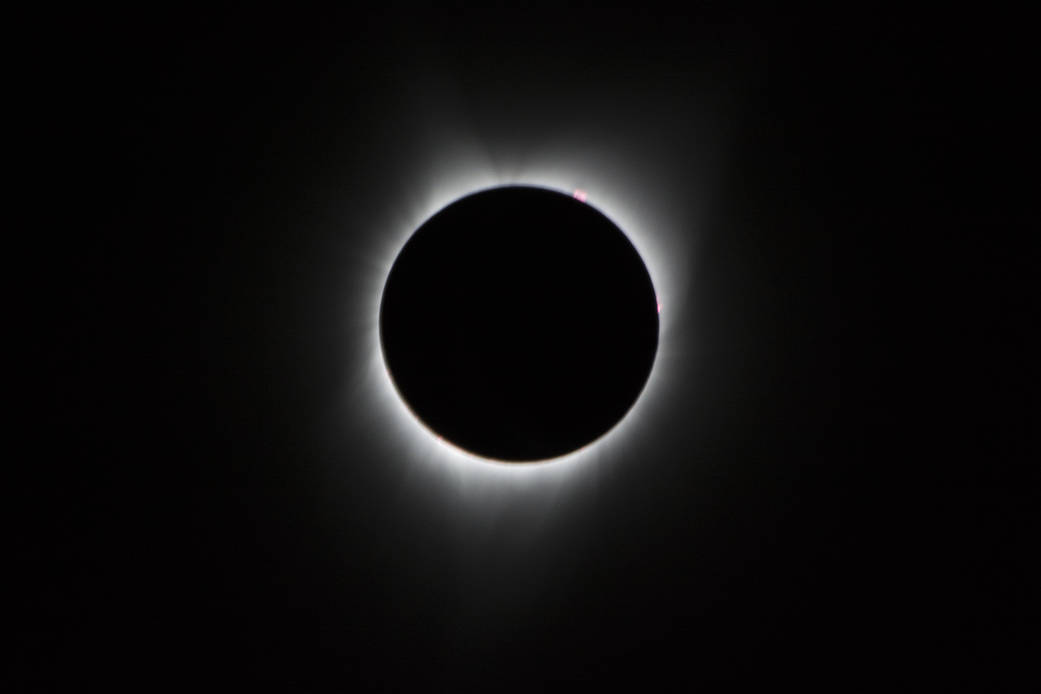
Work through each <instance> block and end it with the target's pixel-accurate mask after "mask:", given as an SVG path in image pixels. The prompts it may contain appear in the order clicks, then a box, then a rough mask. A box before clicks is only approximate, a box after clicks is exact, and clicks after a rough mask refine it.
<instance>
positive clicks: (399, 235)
mask: <svg viewBox="0 0 1041 694" xmlns="http://www.w3.org/2000/svg"><path fill="white" fill-rule="evenodd" d="M575 158H579V157H575ZM585 158H586V159H589V161H588V162H587V166H589V167H590V169H591V170H593V171H613V170H619V169H621V168H626V169H627V170H629V171H632V172H635V173H636V174H639V173H640V167H639V166H638V164H639V162H638V161H630V162H628V163H627V165H626V166H625V167H623V166H621V164H620V163H612V162H610V161H609V160H606V159H605V160H604V161H602V162H598V161H596V157H585ZM452 161H454V165H453V166H454V170H455V171H456V173H455V174H452V173H449V174H448V175H445V174H444V172H442V173H441V174H437V173H436V172H434V171H433V170H431V171H429V172H423V171H417V172H416V175H415V179H414V181H413V183H414V186H413V188H412V191H413V194H411V195H410V196H408V197H407V198H406V199H405V200H403V201H399V203H400V202H404V203H405V204H404V206H403V207H402V206H398V207H397V212H392V211H391V210H390V209H388V211H387V212H386V213H385V214H384V216H383V217H382V218H381V219H382V220H383V221H382V222H381V221H380V219H374V223H375V224H377V225H378V227H379V228H382V229H383V230H386V229H387V228H391V229H393V230H395V232H394V233H392V234H387V233H385V231H383V232H379V231H376V230H374V231H373V234H372V235H371V236H370V238H371V239H372V240H373V241H374V242H375V243H376V244H377V245H376V246H374V247H372V248H371V250H370V252H369V254H368V257H369V258H370V260H371V262H370V264H369V265H368V268H369V271H368V273H367V274H366V277H367V278H368V279H367V280H366V281H367V282H368V285H367V291H363V292H359V293H355V294H354V296H357V297H358V299H360V300H362V301H364V303H363V304H358V305H357V308H356V309H355V310H356V314H355V315H363V316H368V319H367V320H366V323H365V325H366V328H365V330H364V331H361V332H358V333H356V334H357V335H358V337H359V338H362V337H363V338H364V345H361V344H359V345H358V346H359V348H361V349H364V350H365V351H366V353H367V354H368V355H369V358H368V365H367V367H366V369H365V370H364V374H363V380H361V381H354V382H353V384H352V385H350V386H349V393H350V394H351V396H352V399H354V400H355V402H357V403H359V404H358V405H355V407H360V408H362V411H363V412H364V413H365V416H366V417H367V418H368V421H370V422H371V423H370V424H369V425H368V427H369V429H368V431H371V433H372V434H373V438H372V439H371V440H372V441H373V445H377V446H379V449H380V450H381V451H382V452H383V455H385V456H388V457H389V458H390V459H392V460H397V461H401V462H402V463H403V464H405V465H406V467H405V468H403V469H407V470H409V471H410V472H409V473H408V474H409V475H410V476H412V475H419V476H420V477H417V478H416V479H417V480H418V479H427V480H429V481H428V482H427V484H431V483H432V484H439V485H440V484H445V483H448V484H450V485H451V486H455V487H457V488H458V490H459V491H460V492H463V491H466V492H474V493H476V494H479V495H480V496H477V497H473V498H474V499H479V498H484V499H488V498H489V497H487V496H486V495H487V494H488V493H493V494H498V490H500V489H502V490H503V491H505V490H506V489H507V488H509V489H514V488H518V485H520V488H525V489H528V488H530V489H532V490H535V489H539V490H548V489H550V488H555V487H557V486H559V485H560V484H562V483H565V482H569V481H571V480H577V479H579V477H585V476H586V472H587V471H592V470H593V469H596V470H598V471H606V470H607V469H609V468H610V466H612V465H615V464H617V463H618V462H619V461H621V460H626V459H638V458H639V457H640V456H641V455H642V453H641V448H642V447H644V446H649V445H652V444H653V441H654V438H655V436H656V435H657V433H658V431H657V428H656V426H655V422H656V421H658V420H659V419H660V418H661V416H662V415H663V414H664V413H665V412H666V411H667V408H668V407H669V405H670V398H671V397H672V390H671V386H670V384H672V383H673V382H674V380H675V379H676V377H677V374H678V372H679V371H680V370H681V368H682V363H684V362H685V361H686V360H687V359H686V358H687V357H688V355H687V354H686V353H685V352H686V350H685V348H684V345H682V344H679V343H678V340H677V339H676V326H675V325H674V324H673V320H674V318H675V316H676V315H677V313H676V312H675V311H670V308H669V307H670V306H675V305H676V303H677V302H678V301H680V300H681V297H682V295H683V292H684V288H685V284H686V281H687V268H686V266H685V259H686V258H687V257H688V255H687V251H688V248H689V243H690V238H691V237H690V232H689V229H687V228H684V224H686V223H688V220H685V219H684V218H683V217H682V215H678V214H677V213H676V206H675V204H674V201H673V200H672V199H671V198H670V193H669V186H668V185H667V182H665V181H661V182H660V184H657V185H656V184H655V176H656V174H655V172H654V170H653V169H652V168H651V167H650V165H649V164H648V168H646V170H644V171H643V173H642V175H639V176H637V177H636V180H639V181H642V182H643V183H642V184H641V185H640V186H639V187H638V188H636V187H634V183H633V180H624V181H623V180H620V179H618V178H615V177H612V176H605V175H593V176H591V175H590V174H589V173H588V172H587V171H584V170H583V171H580V170H579V169H574V170H572V169H568V168H566V167H562V166H559V162H557V164H558V165H555V166H551V165H540V164H539V163H538V162H537V161H532V162H531V163H529V164H528V165H527V166H526V167H525V168H524V170H520V169H518V170H517V171H515V172H514V173H513V175H511V176H509V177H504V176H503V175H502V174H501V173H496V172H493V171H492V170H490V169H489V168H488V167H486V166H485V165H483V163H482V162H481V160H480V159H479V158H477V159H474V158H472V155H471V154H469V153H466V152H463V151H460V152H459V153H457V156H455V157H453V158H452ZM467 162H469V163H467ZM503 187H527V188H535V189H541V190H544V191H548V192H552V193H556V194H559V195H561V196H564V197H567V198H568V199H569V200H571V201H574V202H576V203H580V204H582V205H588V206H589V207H590V208H591V209H593V210H595V211H596V212H597V213H600V214H602V215H603V216H604V217H605V218H606V219H607V220H609V221H610V222H611V223H612V224H613V225H614V226H615V227H617V229H619V230H620V231H621V233H623V234H624V237H625V238H626V239H627V240H628V242H629V243H630V244H631V247H632V248H633V249H634V250H635V252H636V254H637V255H638V257H639V258H640V260H641V262H642V265H643V267H644V268H645V272H646V274H647V276H648V277H649V282H650V286H651V287H652V288H653V289H652V291H653V292H654V295H655V306H654V308H653V311H654V312H655V314H656V318H657V349H656V352H655V354H654V357H653V360H652V363H651V365H650V371H649V374H646V375H645V377H644V381H643V385H642V390H640V391H639V393H638V395H637V397H636V398H635V401H634V402H632V403H631V406H630V407H629V408H628V410H627V411H626V412H625V413H624V414H623V416H621V418H620V419H619V420H618V421H617V422H616V423H615V424H614V425H613V426H611V427H608V428H607V430H606V431H604V432H603V433H602V434H601V435H600V436H598V437H595V438H593V439H592V440H591V441H590V442H588V443H587V444H586V445H584V446H581V447H579V448H577V449H575V450H571V451H567V452H562V453H560V454H558V455H551V456H548V457H541V456H538V457H534V458H527V457H523V456H522V457H521V458H519V459H513V460H510V459H504V458H502V457H498V456H496V455H494V454H491V455H490V454H489V451H483V452H482V451H481V450H478V451H474V450H469V449H467V448H466V447H465V445H466V443H467V442H465V441H459V442H457V441H453V440H451V439H450V438H448V437H446V436H445V434H444V433H441V432H439V431H437V430H436V429H435V428H433V427H432V426H431V424H435V425H436V423H435V422H427V421H425V420H424V419H423V418H422V416H421V414H420V413H417V412H416V411H415V410H413V409H412V406H411V403H409V402H407V401H406V398H405V397H403V394H402V392H401V391H400V390H399V386H398V383H397V382H396V380H395V379H396V374H394V373H393V365H392V364H391V363H389V362H388V359H387V355H386V353H385V351H384V344H383V340H382V337H381V326H380V319H381V308H383V306H384V292H385V290H386V288H387V284H388V280H389V279H390V276H391V273H392V271H393V268H394V266H395V263H396V261H397V260H398V259H399V257H400V256H401V254H402V252H403V250H404V249H405V247H406V246H407V245H408V243H409V242H410V240H411V239H412V238H413V236H415V235H416V233H417V231H418V230H419V229H420V228H421V227H422V226H423V225H424V223H426V222H427V221H429V220H430V219H431V218H433V217H434V216H435V215H437V214H438V213H439V212H440V211H442V210H444V209H445V208H447V207H449V206H451V205H452V204H453V203H455V202H457V201H459V200H461V199H463V198H466V197H468V196H471V195H473V194H474V193H476V192H481V191H486V190H492V189H499V188H503ZM402 211H404V214H401V212H402ZM665 211H670V212H669V213H667V214H666V213H665ZM479 269H480V268H478V270H479ZM576 274H578V273H577V272H576ZM486 301H487V298H482V292H481V287H480V283H479V282H475V283H473V286H472V287H471V292H470V293H469V294H468V297H467V298H465V299H463V302H464V305H466V304H467V302H474V303H475V304H476V303H480V302H486ZM564 303H565V304H569V306H568V308H569V309H572V310H574V311H581V306H578V305H576V304H575V303H574V302H573V301H572V302H570V303H569V302H568V301H567V299H566V298H564ZM506 325H508V324H506V323H500V324H499V328H500V329H502V328H503V327H504V326H506ZM528 339H529V343H530V341H535V342H537V341H538V340H536V339H535V338H534V337H533V336H532V335H531V334H529V335H528ZM543 348H544V349H545V348H546V347H545V345H543ZM412 349H416V350H417V351H421V349H422V348H421V347H418V346H413V348H412ZM460 444H463V445H460ZM492 453H494V452H492ZM431 475H432V476H431ZM503 485H505V487H503ZM547 485H549V486H547ZM467 496H468V497H469V494H468V495H467Z"/></svg>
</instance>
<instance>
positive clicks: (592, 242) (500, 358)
mask: <svg viewBox="0 0 1041 694" xmlns="http://www.w3.org/2000/svg"><path fill="white" fill-rule="evenodd" d="M379 326H380V341H381V346H382V350H383V357H384V361H385V364H386V367H387V370H388V372H389V374H390V377H391V380H392V381H393V383H394V385H395V387H396V389H397V391H398V393H399V395H400V396H401V398H402V399H403V401H404V402H405V404H406V405H407V406H408V407H409V409H410V410H411V411H412V413H413V414H414V415H415V416H416V417H417V418H418V419H419V420H420V421H422V422H423V423H424V424H425V425H426V426H427V427H428V428H429V429H431V430H432V431H433V432H434V433H435V434H436V435H438V436H440V437H441V438H443V439H444V440H446V441H448V442H450V443H452V444H454V445H456V446H458V447H459V448H462V449H464V450H466V451H469V452H470V453H473V454H475V455H478V456H481V457H484V458H490V459H493V460H500V461H505V462H516V463H522V462H533V461H540V460H546V459H550V458H555V457H558V456H562V455H565V454H567V453H570V452H572V451H575V450H578V449H580V448H582V447H584V446H585V445H587V444H589V443H591V442H592V441H594V440H596V439H598V438H599V437H600V436H602V435H603V434H605V433H607V432H608V431H609V430H610V429H611V428H613V427H614V426H615V425H616V424H617V423H618V422H619V421H620V420H621V419H622V418H623V417H625V415H626V413H627V412H628V411H629V409H630V408H631V407H632V405H633V404H634V403H635V401H636V399H637V398H638V397H639V395H640V392H641V391H642V390H643V387H644V385H645V383H646V382H647V378H648V376H649V375H650V372H651V367H652V366H653V363H654V357H655V353H656V351H657V347H658V303H657V298H656V295H655V291H654V286H653V284H652V283H651V278H650V275H649V274H648V272H647V268H646V267H645V266H644V263H643V260H642V259H641V258H640V256H639V254H638V253H637V251H636V249H635V248H634V247H633V245H632V243H631V242H630V241H629V239H628V238H627V237H626V235H625V234H624V233H623V232H622V230H621V229H619V228H618V227H617V226H616V225H615V224H614V222H612V221H611V220H610V219H608V218H607V217H606V216H605V215H603V214H602V213H601V212H599V211H598V210H597V209H596V208H595V207H593V206H591V205H587V204H585V202H583V201H581V200H580V199H578V198H577V196H571V195H566V194H564V193H560V192H557V191H553V190H548V189H544V188H537V187H531V186H504V187H499V188H492V189H488V190H483V191H479V192H476V193H473V194H470V195H468V196H465V197H463V198H461V199H459V200H456V201H455V202H453V203H451V204H449V205H448V206H447V207H445V208H443V209H441V210H440V211H439V212H437V213H436V214H434V215H433V216H432V217H430V218H429V219H428V220H427V221H426V222H424V223H423V224H422V225H421V226H420V227H419V228H418V229H417V230H416V232H415V233H414V234H413V235H412V236H411V238H410V239H409V240H408V242H407V243H406V244H405V246H404V247H403V248H402V250H401V252H400V253H399V255H398V257H397V259H396V260H395V261H394V264H393V265H392V267H391V270H390V273H389V275H388V277H387V280H386V284H385V286H384V289H383V296H382V300H381V305H380V317H379Z"/></svg>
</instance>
